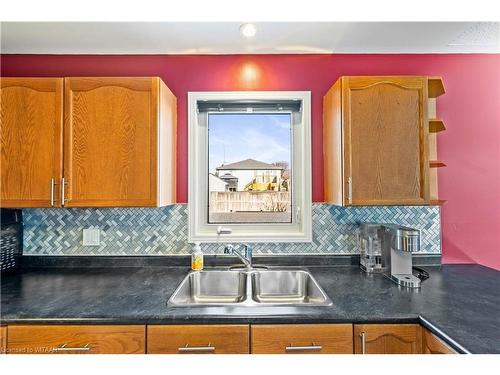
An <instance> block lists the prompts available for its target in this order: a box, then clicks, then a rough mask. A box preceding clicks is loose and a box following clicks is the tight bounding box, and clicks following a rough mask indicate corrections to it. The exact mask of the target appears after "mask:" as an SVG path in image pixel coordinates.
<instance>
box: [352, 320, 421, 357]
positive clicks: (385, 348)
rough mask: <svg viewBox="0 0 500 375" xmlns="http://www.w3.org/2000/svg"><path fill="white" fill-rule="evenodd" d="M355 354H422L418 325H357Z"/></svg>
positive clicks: (355, 327) (355, 326) (355, 329)
mask: <svg viewBox="0 0 500 375" xmlns="http://www.w3.org/2000/svg"><path fill="white" fill-rule="evenodd" d="M354 353H355V354H421V353H422V328H421V327H420V325H418V324H355V325H354Z"/></svg>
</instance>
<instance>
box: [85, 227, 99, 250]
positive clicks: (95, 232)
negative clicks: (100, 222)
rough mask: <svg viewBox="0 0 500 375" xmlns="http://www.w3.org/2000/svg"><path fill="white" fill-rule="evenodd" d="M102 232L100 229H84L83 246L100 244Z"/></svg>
mask: <svg viewBox="0 0 500 375" xmlns="http://www.w3.org/2000/svg"><path fill="white" fill-rule="evenodd" d="M100 243H101V233H100V231H99V229H94V228H89V229H84V230H83V246H99V245H100Z"/></svg>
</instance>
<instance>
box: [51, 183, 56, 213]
mask: <svg viewBox="0 0 500 375" xmlns="http://www.w3.org/2000/svg"><path fill="white" fill-rule="evenodd" d="M55 184H56V181H55V180H54V179H53V178H51V179H50V207H54V186H55Z"/></svg>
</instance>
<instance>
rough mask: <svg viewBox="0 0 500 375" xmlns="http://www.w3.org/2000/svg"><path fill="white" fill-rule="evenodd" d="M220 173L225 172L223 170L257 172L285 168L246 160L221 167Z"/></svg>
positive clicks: (218, 168)
mask: <svg viewBox="0 0 500 375" xmlns="http://www.w3.org/2000/svg"><path fill="white" fill-rule="evenodd" d="M216 169H217V170H218V171H223V170H237V169H240V170H241V169H249V170H255V169H265V170H269V169H279V170H281V169H283V167H280V166H278V165H274V164H268V163H264V162H263V161H258V160H254V159H246V160H241V161H237V162H235V163H230V164H226V165H221V166H220V167H217V168H216Z"/></svg>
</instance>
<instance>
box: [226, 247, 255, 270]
mask: <svg viewBox="0 0 500 375" xmlns="http://www.w3.org/2000/svg"><path fill="white" fill-rule="evenodd" d="M241 246H243V248H244V254H242V253H241V252H240V251H239V250H237V249H236V248H235V247H234V246H233V245H226V247H225V248H224V254H234V255H236V256H237V257H238V258H240V260H241V261H242V262H243V264H244V265H245V267H247V268H252V246H250V245H248V244H241Z"/></svg>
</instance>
